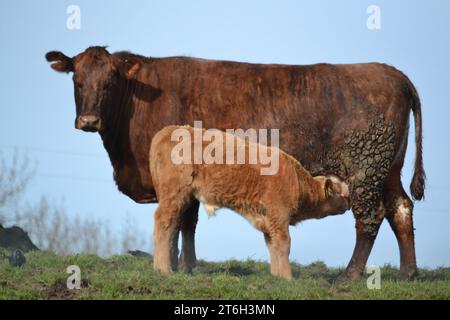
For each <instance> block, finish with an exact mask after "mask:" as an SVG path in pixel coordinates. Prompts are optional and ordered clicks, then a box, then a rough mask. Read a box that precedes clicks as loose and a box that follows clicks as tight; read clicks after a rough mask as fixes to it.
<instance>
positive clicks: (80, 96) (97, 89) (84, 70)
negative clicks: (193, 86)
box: [45, 47, 141, 132]
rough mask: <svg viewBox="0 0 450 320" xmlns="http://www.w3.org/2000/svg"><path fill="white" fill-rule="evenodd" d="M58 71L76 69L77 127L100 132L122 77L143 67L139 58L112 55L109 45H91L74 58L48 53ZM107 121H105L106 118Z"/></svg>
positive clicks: (53, 66)
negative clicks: (116, 86)
mask: <svg viewBox="0 0 450 320" xmlns="http://www.w3.org/2000/svg"><path fill="white" fill-rule="evenodd" d="M45 58H46V59H47V61H49V62H53V63H52V64H51V67H52V68H53V69H54V70H56V71H58V72H66V73H69V72H73V84H74V90H75V104H76V113H77V114H76V118H75V128H77V129H81V130H84V131H89V132H96V131H100V130H101V129H102V128H103V127H104V124H102V120H104V115H105V113H107V109H108V105H109V104H110V101H108V100H109V99H110V98H111V95H112V94H111V93H112V90H113V88H114V85H115V84H117V82H118V81H119V79H120V78H123V77H125V78H127V79H131V78H133V77H134V76H135V74H136V72H137V71H138V70H139V69H140V66H141V65H140V63H139V61H137V60H136V61H130V60H129V59H122V58H119V57H116V56H115V55H111V54H110V53H109V52H108V51H107V50H106V48H105V47H90V48H88V49H86V50H85V51H84V52H82V53H80V54H78V55H77V56H75V57H73V58H69V57H67V56H66V55H65V54H63V53H62V52H59V51H50V52H48V53H47V54H46V55H45ZM103 122H104V121H103Z"/></svg>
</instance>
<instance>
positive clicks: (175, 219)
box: [153, 203, 182, 274]
mask: <svg viewBox="0 0 450 320" xmlns="http://www.w3.org/2000/svg"><path fill="white" fill-rule="evenodd" d="M181 214H182V210H181V208H180V207H178V206H174V205H169V204H165V203H160V204H159V206H158V208H157V209H156V211H155V226H154V231H153V244H154V252H153V268H154V269H155V270H157V271H160V272H162V273H165V274H170V273H172V272H173V271H174V268H176V264H177V258H178V247H177V246H174V245H173V244H174V242H175V241H176V240H177V239H178V230H179V229H180V223H181Z"/></svg>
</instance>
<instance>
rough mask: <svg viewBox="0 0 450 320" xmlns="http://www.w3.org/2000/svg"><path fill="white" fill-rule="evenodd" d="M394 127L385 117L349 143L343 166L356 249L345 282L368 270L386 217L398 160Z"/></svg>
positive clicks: (348, 140) (348, 138)
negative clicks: (387, 187) (386, 190)
mask: <svg viewBox="0 0 450 320" xmlns="http://www.w3.org/2000/svg"><path fill="white" fill-rule="evenodd" d="M395 141H396V139H395V130H394V126H393V125H391V124H387V123H386V122H385V121H384V117H383V115H380V116H378V118H374V119H373V120H372V121H371V122H370V123H369V127H368V129H367V131H364V132H353V133H351V134H350V135H349V136H348V137H347V139H346V148H345V151H344V154H343V162H344V163H347V167H348V168H350V172H351V174H350V177H351V178H350V184H351V190H352V194H351V198H352V202H353V203H352V211H353V214H354V216H355V219H356V245H355V249H354V251H353V256H352V258H351V260H350V262H349V264H348V266H347V269H346V273H345V275H344V276H343V278H350V279H353V278H356V277H359V276H360V275H361V274H362V273H363V272H364V269H365V266H366V263H367V260H368V258H369V255H370V252H371V250H372V247H373V244H374V241H375V238H376V236H377V234H378V230H379V228H380V225H381V223H382V221H383V218H384V215H385V211H386V210H385V208H384V203H383V192H382V191H383V187H384V183H385V180H386V178H387V176H388V174H389V171H390V169H391V166H392V162H393V160H394V158H395Z"/></svg>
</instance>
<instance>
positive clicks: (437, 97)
mask: <svg viewBox="0 0 450 320" xmlns="http://www.w3.org/2000/svg"><path fill="white" fill-rule="evenodd" d="M71 4H75V5H78V6H79V7H80V9H81V29H80V30H69V29H67V27H66V20H67V18H68V14H66V9H67V7H68V6H69V5H71ZM371 4H375V5H378V6H379V7H380V9H381V29H380V30H369V29H368V28H367V27H366V20H367V18H368V14H367V13H366V9H367V7H368V6H369V5H371ZM0 26H1V27H0V41H1V43H2V50H1V53H0V54H1V59H0V70H1V73H2V76H1V78H0V92H1V94H0V153H1V154H2V155H3V157H5V158H9V157H11V155H12V154H13V150H14V148H19V149H24V148H25V149H24V150H28V155H29V156H30V158H32V159H33V160H35V161H36V163H37V174H36V177H35V179H34V181H33V183H32V185H31V186H30V189H29V190H28V193H27V197H26V199H27V201H28V202H30V203H33V202H35V201H37V200H38V199H39V198H40V197H41V196H42V195H46V196H47V197H48V198H50V199H51V200H52V201H54V202H57V203H62V204H63V205H64V206H65V207H66V208H67V211H68V212H69V213H71V214H78V215H81V216H85V217H96V218H99V219H103V220H108V221H110V222H111V224H112V225H113V226H114V228H115V229H116V230H118V231H119V230H120V228H121V226H122V225H124V224H125V219H126V215H127V213H128V214H129V216H131V217H133V218H134V219H135V220H136V221H137V222H138V225H139V228H140V231H142V232H144V233H145V235H146V238H147V239H148V245H147V247H144V248H141V249H143V250H148V248H149V246H150V244H149V243H150V238H151V233H152V230H153V211H154V209H155V205H138V204H135V203H134V202H133V201H132V200H130V199H128V198H127V197H126V196H124V195H122V194H121V193H119V191H117V189H116V187H115V185H114V183H113V180H112V168H111V165H110V162H109V159H108V158H107V155H106V152H105V150H104V149H103V146H102V144H101V140H100V138H99V136H98V135H97V134H87V133H84V132H81V131H78V130H75V129H74V118H75V103H74V99H73V88H72V80H71V77H70V76H68V75H63V74H58V73H56V72H54V71H52V70H51V69H50V68H49V66H48V63H47V62H46V61H45V59H44V55H45V53H46V52H47V51H49V50H54V49H56V50H61V51H63V52H64V53H66V54H67V55H69V56H73V55H75V54H77V53H79V52H81V51H83V50H84V49H85V48H86V47H88V46H90V45H109V49H110V50H111V51H118V50H130V51H133V52H136V53H139V54H143V55H149V56H169V55H189V56H196V57H202V58H211V59H228V60H238V61H248V62H261V63H290V64H311V63H318V62H330V63H353V62H368V61H378V62H385V63H388V64H392V65H394V66H396V67H397V68H399V69H401V70H402V71H404V72H405V73H406V74H407V75H408V76H409V77H410V78H411V80H412V81H413V82H414V84H415V85H416V87H417V89H418V91H419V93H420V96H421V99H422V105H423V108H422V112H423V121H424V159H425V169H426V173H427V175H428V188H427V193H426V194H427V198H426V201H425V202H419V203H416V207H415V226H416V247H417V256H418V264H419V265H420V266H429V267H433V266H439V265H450V235H449V232H448V230H449V228H450V208H448V206H447V202H446V200H448V196H449V194H450V181H449V178H450V174H449V173H448V172H447V171H446V164H447V163H448V157H449V156H450V154H449V150H450V148H449V147H450V143H449V141H448V136H447V134H446V130H447V129H448V128H449V125H450V105H449V104H450V96H449V92H450V88H449V85H450V59H449V57H450V2H449V1H446V0H427V1H425V0H423V1H422V0H421V1H419V0H417V1H408V2H406V1H400V0H397V1H392V0H391V1H376V0H371V1H363V0H358V1H356V0H353V1H351V0H347V1H333V0H329V1H325V0H316V1H308V2H307V1H284V0H283V1H261V0H258V1H245V2H244V1H234V0H233V1H230V0H228V1H189V2H188V1H120V2H119V1H75V0H72V1H50V0H48V1H21V0H19V1H11V0H9V1H6V0H5V1H1V2H0ZM412 128H413V126H412ZM413 134H414V131H413V130H411V132H410V141H409V149H408V152H407V158H406V161H405V167H404V170H403V181H404V185H405V186H409V183H410V179H411V173H412V164H413V161H414V141H413V140H411V137H413ZM291 236H292V250H291V252H292V253H291V259H292V260H296V261H298V262H301V263H310V262H312V261H316V260H323V261H325V262H326V263H327V264H329V265H335V266H344V265H345V264H346V263H347V262H348V260H349V258H350V256H351V253H352V250H353V246H354V237H355V233H354V219H353V217H352V214H351V213H350V212H347V213H346V214H345V215H342V216H338V217H329V218H326V219H324V220H320V221H306V222H304V223H302V224H300V225H298V226H297V227H296V228H293V229H292V232H291ZM196 239H197V254H198V257H199V258H203V259H207V260H224V259H227V258H238V259H242V258H247V257H251V258H253V259H267V258H268V253H267V249H266V248H265V245H264V241H263V237H262V235H261V234H260V233H259V232H257V231H256V230H254V229H253V228H252V227H251V226H250V225H249V224H248V222H247V221H245V220H244V219H242V218H241V217H239V216H238V215H236V214H234V213H231V212H229V211H226V210H223V211H222V212H219V214H218V216H217V217H216V218H213V219H208V218H207V217H206V214H205V212H204V211H203V209H202V210H201V212H200V221H199V225H198V229H197V237H196ZM398 260H399V258H398V248H397V243H396V241H395V238H394V235H393V233H392V232H391V230H390V228H389V226H388V224H387V223H386V222H385V223H384V224H383V226H382V228H381V231H380V234H379V236H378V239H377V241H376V243H375V247H374V250H373V252H372V255H371V257H370V259H369V264H378V265H382V264H384V263H392V264H397V265H398Z"/></svg>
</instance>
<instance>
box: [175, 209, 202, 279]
mask: <svg viewBox="0 0 450 320" xmlns="http://www.w3.org/2000/svg"><path fill="white" fill-rule="evenodd" d="M198 207H199V202H198V201H197V200H193V201H192V203H191V204H190V206H189V207H188V208H187V210H186V211H185V212H184V214H183V217H182V219H181V236H182V248H181V255H180V260H179V269H180V271H183V272H186V273H191V272H192V269H193V268H194V267H195V265H196V262H197V258H196V255H195V228H196V226H197V221H198Z"/></svg>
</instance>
